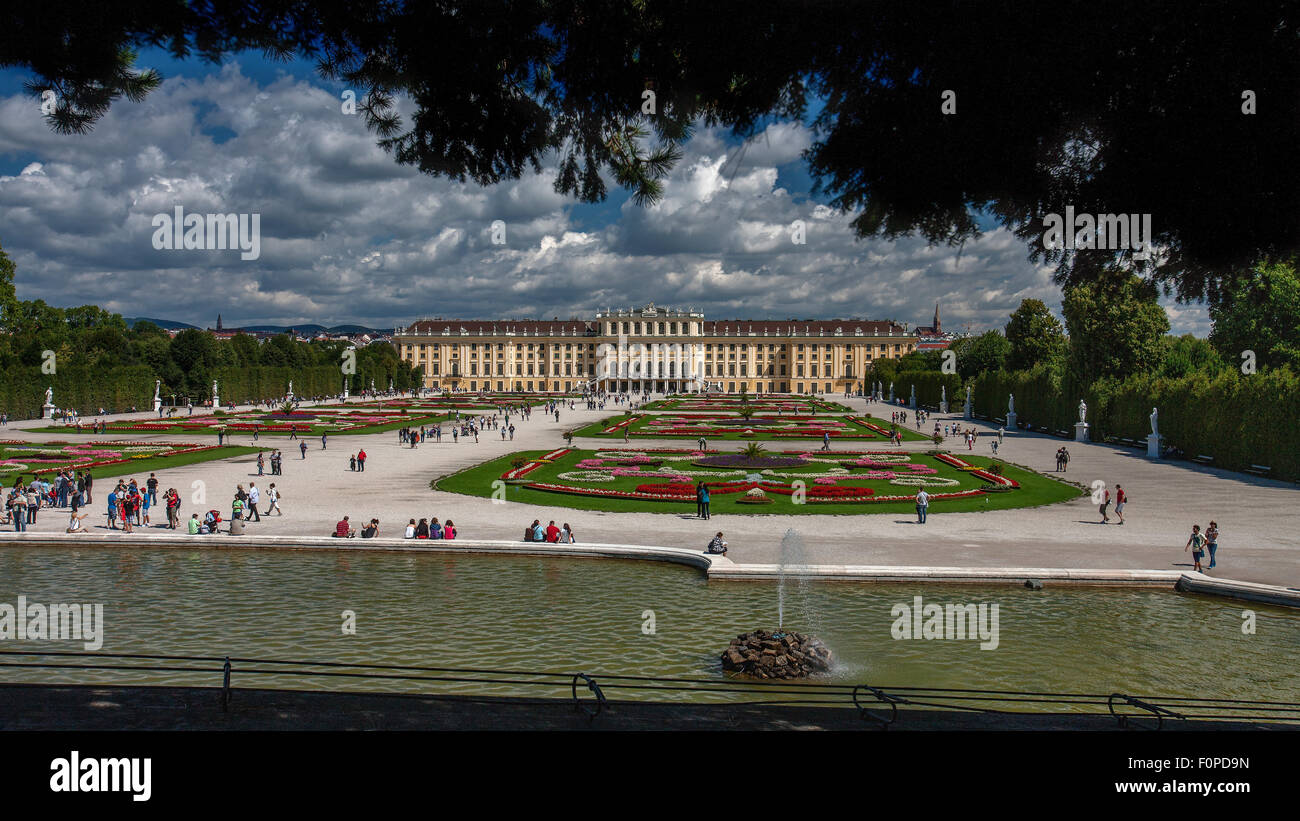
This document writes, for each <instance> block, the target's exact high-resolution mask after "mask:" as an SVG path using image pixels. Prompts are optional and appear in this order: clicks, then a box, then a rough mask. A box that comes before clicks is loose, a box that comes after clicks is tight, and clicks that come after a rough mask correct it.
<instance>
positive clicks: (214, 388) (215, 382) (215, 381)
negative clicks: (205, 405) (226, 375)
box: [212, 379, 220, 397]
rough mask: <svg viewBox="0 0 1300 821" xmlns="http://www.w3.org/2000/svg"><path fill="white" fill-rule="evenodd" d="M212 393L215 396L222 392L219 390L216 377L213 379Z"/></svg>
mask: <svg viewBox="0 0 1300 821" xmlns="http://www.w3.org/2000/svg"><path fill="white" fill-rule="evenodd" d="M212 395H213V396H214V397H215V396H219V395H220V394H219V393H218V392H217V380H215V379H214V380H212Z"/></svg>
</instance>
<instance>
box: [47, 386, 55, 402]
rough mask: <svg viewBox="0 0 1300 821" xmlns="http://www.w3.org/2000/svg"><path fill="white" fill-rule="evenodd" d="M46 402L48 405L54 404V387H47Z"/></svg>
mask: <svg viewBox="0 0 1300 821" xmlns="http://www.w3.org/2000/svg"><path fill="white" fill-rule="evenodd" d="M45 404H47V405H53V404H54V388H46V389H45Z"/></svg>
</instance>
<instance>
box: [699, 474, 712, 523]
mask: <svg viewBox="0 0 1300 821" xmlns="http://www.w3.org/2000/svg"><path fill="white" fill-rule="evenodd" d="M700 513H701V514H702V516H701V518H704V519H708V518H710V516H709V486H708V485H706V484H705V483H704V482H700Z"/></svg>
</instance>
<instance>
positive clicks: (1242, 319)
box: [1210, 259, 1300, 371]
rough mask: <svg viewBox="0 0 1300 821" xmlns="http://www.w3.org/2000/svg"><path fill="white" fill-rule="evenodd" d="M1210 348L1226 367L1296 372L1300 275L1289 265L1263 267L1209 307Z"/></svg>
mask: <svg viewBox="0 0 1300 821" xmlns="http://www.w3.org/2000/svg"><path fill="white" fill-rule="evenodd" d="M1210 321H1211V322H1213V323H1214V326H1213V329H1212V330H1211V331H1210V343H1211V344H1212V345H1214V347H1215V349H1216V350H1218V352H1219V353H1220V354H1221V355H1222V356H1223V358H1224V359H1225V360H1227V361H1228V362H1233V363H1235V364H1237V365H1241V364H1242V354H1243V353H1244V352H1246V351H1253V352H1254V353H1255V359H1256V367H1261V368H1262V367H1279V366H1281V365H1290V366H1291V367H1292V369H1294V370H1296V371H1300V275H1297V274H1296V264H1295V260H1294V259H1288V260H1278V261H1266V262H1262V263H1260V264H1259V265H1258V266H1256V267H1255V269H1254V270H1253V271H1251V274H1250V277H1249V278H1247V279H1243V280H1240V281H1238V282H1237V283H1236V284H1235V285H1234V286H1233V287H1232V288H1230V289H1227V290H1226V291H1224V293H1223V294H1221V295H1220V296H1219V297H1218V298H1217V299H1215V300H1214V301H1212V302H1211V303H1210Z"/></svg>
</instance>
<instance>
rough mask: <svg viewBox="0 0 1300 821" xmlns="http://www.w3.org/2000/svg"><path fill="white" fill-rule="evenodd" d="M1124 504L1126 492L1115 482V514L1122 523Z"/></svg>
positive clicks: (1125, 502)
mask: <svg viewBox="0 0 1300 821" xmlns="http://www.w3.org/2000/svg"><path fill="white" fill-rule="evenodd" d="M1126 504H1128V494H1127V493H1125V492H1124V486H1123V485H1121V484H1119V483H1118V482H1117V483H1116V484H1115V515H1116V516H1118V517H1119V523H1120V524H1124V505H1126ZM1211 524H1213V522H1211ZM1211 561H1213V560H1211Z"/></svg>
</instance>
